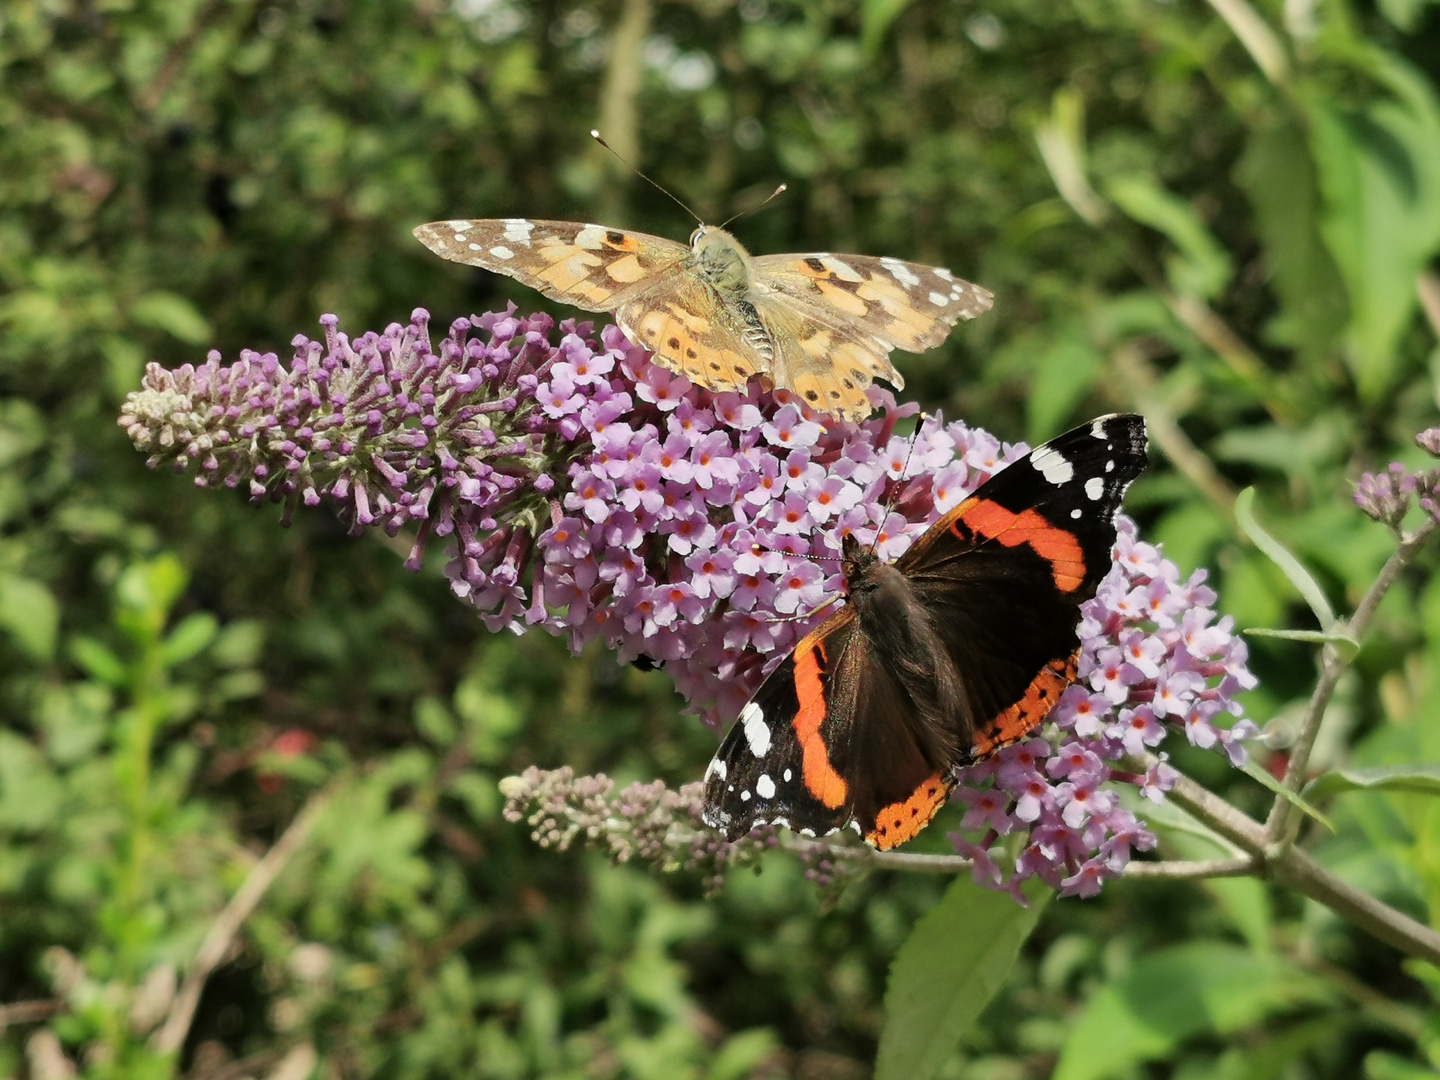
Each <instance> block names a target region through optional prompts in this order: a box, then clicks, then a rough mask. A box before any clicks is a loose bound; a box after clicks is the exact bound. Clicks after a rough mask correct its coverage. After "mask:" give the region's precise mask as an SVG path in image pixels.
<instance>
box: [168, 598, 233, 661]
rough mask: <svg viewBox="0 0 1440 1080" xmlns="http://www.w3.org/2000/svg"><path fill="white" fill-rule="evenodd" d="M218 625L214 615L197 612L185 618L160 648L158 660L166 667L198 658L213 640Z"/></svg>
mask: <svg viewBox="0 0 1440 1080" xmlns="http://www.w3.org/2000/svg"><path fill="white" fill-rule="evenodd" d="M219 632H220V624H219V622H218V621H217V620H216V618H215V616H214V615H211V614H210V613H209V612H206V611H197V612H195V613H194V614H193V615H188V616H186V617H185V618H184V619H183V620H181V622H180V625H179V626H177V627H175V629H174V630H172V631H171V632H170V634H169V635H168V636H167V637H166V638H165V641H164V643H163V644H162V645H161V646H160V660H161V662H162V663H164V664H165V665H166V666H167V667H173V666H174V665H175V664H183V663H184V662H185V661H186V660H191V659H194V658H195V657H196V656H199V655H200V654H201V653H202V652H204V651H205V649H206V648H207V647H208V646H209V645H210V643H211V642H212V641H214V640H215V637H216V635H217V634H218V633H219Z"/></svg>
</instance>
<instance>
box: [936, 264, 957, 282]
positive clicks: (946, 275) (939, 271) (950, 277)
mask: <svg viewBox="0 0 1440 1080" xmlns="http://www.w3.org/2000/svg"><path fill="white" fill-rule="evenodd" d="M935 276H936V277H938V278H939V279H940V280H941V281H954V280H955V275H954V274H952V273H950V271H949V270H946V269H945V268H944V267H943V266H937V267H935Z"/></svg>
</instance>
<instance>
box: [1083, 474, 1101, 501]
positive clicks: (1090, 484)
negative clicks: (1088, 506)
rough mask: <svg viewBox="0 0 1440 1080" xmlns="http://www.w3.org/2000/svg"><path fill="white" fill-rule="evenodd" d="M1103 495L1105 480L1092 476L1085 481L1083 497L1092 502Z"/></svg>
mask: <svg viewBox="0 0 1440 1080" xmlns="http://www.w3.org/2000/svg"><path fill="white" fill-rule="evenodd" d="M1104 494H1105V479H1104V477H1100V476H1092V477H1090V479H1089V480H1086V481H1085V496H1086V498H1088V499H1090V500H1091V501H1092V502H1093V501H1095V500H1096V499H1098V498H1100V496H1101V495H1104Z"/></svg>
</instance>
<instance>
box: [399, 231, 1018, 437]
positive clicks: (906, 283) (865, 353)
mask: <svg viewBox="0 0 1440 1080" xmlns="http://www.w3.org/2000/svg"><path fill="white" fill-rule="evenodd" d="M415 236H416V237H417V238H418V239H419V240H420V241H421V243H423V244H425V246H426V247H428V248H430V250H431V251H434V252H435V253H436V254H437V255H440V256H441V257H442V258H445V259H449V260H450V261H452V262H459V263H465V264H468V265H471V266H481V267H484V268H485V269H487V270H493V271H495V272H496V273H501V274H506V275H508V276H510V277H513V278H515V279H517V280H519V281H522V282H524V283H525V284H527V285H529V286H531V287H532V288H535V289H538V290H539V291H540V292H541V293H543V294H544V295H546V296H548V297H550V298H551V299H554V300H559V301H561V302H563V303H567V304H571V305H573V306H575V307H578V308H582V309H584V310H586V311H610V312H614V313H615V321H616V322H617V323H618V324H619V326H620V328H621V329H623V330H624V331H625V333H626V334H627V335H628V336H629V337H630V338H631V339H632V340H634V341H636V342H638V343H639V344H641V345H644V346H645V347H646V348H648V349H650V350H651V351H652V352H653V353H654V355H655V359H656V360H657V361H658V362H659V363H660V364H662V365H663V366H665V367H667V368H669V369H670V370H671V371H674V372H677V373H678V374H681V375H684V376H685V377H686V378H687V379H689V380H690V381H691V382H694V383H696V384H698V385H700V386H703V387H705V388H707V389H709V390H714V391H727V390H743V389H744V387H745V384H746V383H747V382H748V381H749V380H750V379H751V378H752V377H755V376H759V377H762V378H764V379H767V380H768V381H769V382H770V383H771V384H772V385H773V386H775V387H776V388H781V389H785V390H790V391H793V392H794V393H796V394H798V395H799V396H800V397H801V398H802V399H803V400H805V401H806V402H807V403H809V404H810V405H811V406H812V407H814V408H816V409H819V410H821V411H823V412H829V413H833V414H834V415H837V416H840V417H842V418H844V419H847V420H862V419H864V418H865V417H866V416H868V415H869V413H870V408H871V406H870V401H869V398H868V397H867V396H866V393H865V391H866V389H867V388H868V387H869V386H870V384H871V383H872V382H873V381H874V380H876V379H884V380H885V381H887V382H889V383H891V384H892V385H894V386H895V387H896V388H897V389H898V388H902V387H903V386H904V385H905V382H904V380H903V379H902V378H901V377H900V374H899V372H897V371H896V370H895V368H894V366H893V365H892V364H891V363H890V359H889V357H890V352H891V350H892V349H896V348H898V349H904V350H907V351H909V352H923V351H924V350H925V349H929V348H932V347H934V346H936V345H938V344H940V343H941V342H942V341H944V340H945V338H946V336H947V335H948V334H949V332H950V328H951V327H952V326H954V325H955V323H956V322H958V321H959V320H961V319H970V318H974V317H975V316H976V315H979V314H980V313H982V312H984V311H987V310H988V309H989V308H990V305H991V303H992V299H993V298H992V297H991V295H990V293H989V292H987V291H986V290H985V289H982V288H980V287H979V286H977V285H972V284H970V283H969V282H966V281H961V280H960V279H959V278H957V277H955V276H954V275H952V274H951V273H950V271H948V270H945V269H943V268H941V267H933V266H923V265H921V264H919V263H908V262H902V261H901V260H899V259H889V258H875V257H873V256H867V255H835V254H831V253H830V252H816V253H813V254H808V255H807V254H800V255H761V256H752V255H751V254H750V253H749V252H748V251H746V250H745V247H744V246H743V245H742V244H741V243H740V241H739V240H737V239H736V238H735V237H734V236H733V235H731V234H730V233H728V232H726V231H725V230H724V229H720V228H715V227H713V226H708V225H702V226H700V227H699V228H698V229H696V230H695V232H694V233H693V234H692V235H691V238H690V243H689V244H688V245H686V244H680V243H677V242H675V241H673V240H667V239H664V238H663V237H658V236H650V235H648V234H646V233H637V232H630V231H626V230H622V229H613V228H608V227H606V226H603V225H592V224H581V223H578V222H572V221H538V220H530V219H526V218H498V219H490V218H486V219H476V220H456V221H435V222H430V223H429V224H426V225H421V226H420V227H419V228H417V229H416V230H415Z"/></svg>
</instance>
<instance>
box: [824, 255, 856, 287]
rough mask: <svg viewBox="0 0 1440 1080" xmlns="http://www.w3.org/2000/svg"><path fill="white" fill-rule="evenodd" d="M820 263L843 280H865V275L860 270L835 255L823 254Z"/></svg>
mask: <svg viewBox="0 0 1440 1080" xmlns="http://www.w3.org/2000/svg"><path fill="white" fill-rule="evenodd" d="M820 265H821V266H823V267H825V269H826V270H829V271H830V272H831V273H832V274H834V275H835V276H836V277H837V278H839V279H840V280H841V281H849V282H852V283H853V282H857V281H864V280H865V278H864V275H862V274H861V273H860V271H858V270H856V269H855V268H854V267H853V266H851V265H850V264H849V263H847V262H845V260H843V259H839V258H836V257H835V256H834V255H821V256H820Z"/></svg>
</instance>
